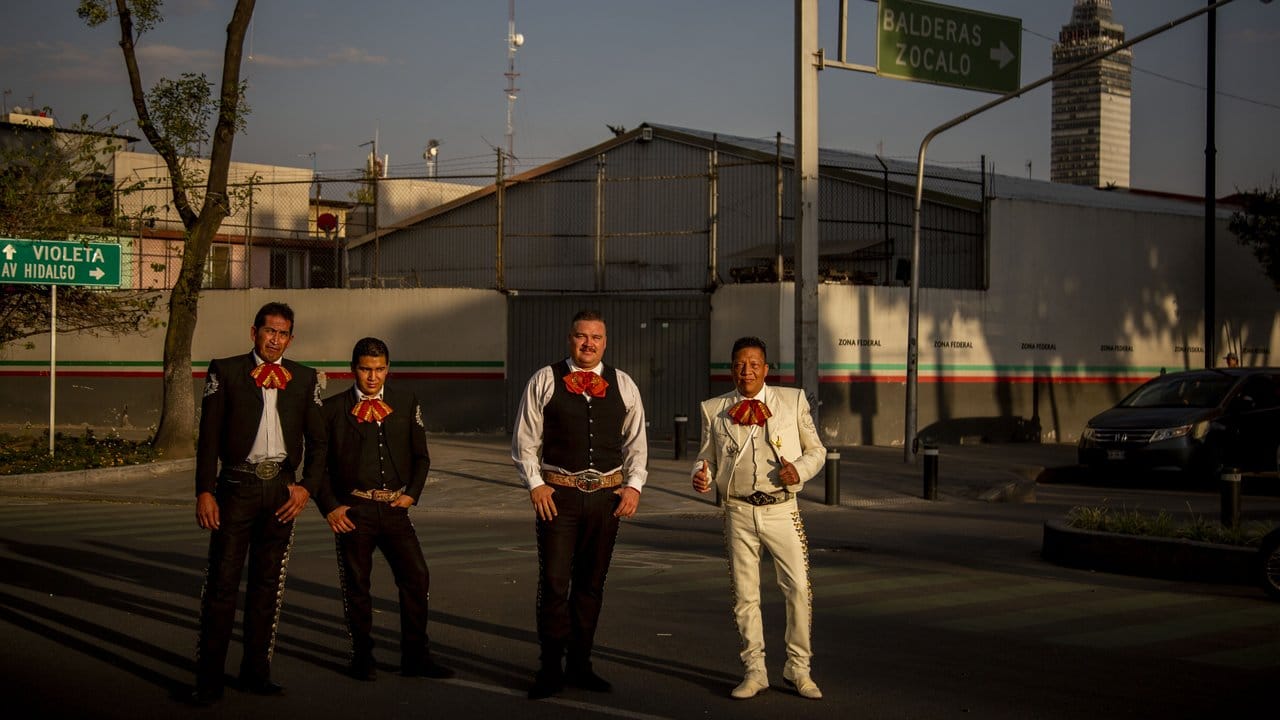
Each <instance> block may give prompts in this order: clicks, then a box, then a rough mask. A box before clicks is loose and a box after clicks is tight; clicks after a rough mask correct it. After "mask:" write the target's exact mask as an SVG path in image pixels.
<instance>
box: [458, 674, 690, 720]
mask: <svg viewBox="0 0 1280 720" xmlns="http://www.w3.org/2000/svg"><path fill="white" fill-rule="evenodd" d="M438 682H440V683H442V684H445V685H456V686H458V687H465V688H471V689H472V690H480V691H482V692H488V693H494V694H496V695H506V696H508V697H517V698H525V697H527V695H526V693H524V692H521V691H519V690H512V689H511V688H508V687H502V686H500V685H490V684H488V683H480V682H475V681H473V680H459V679H458V678H451V679H449V680H440V681H438ZM537 702H538V704H539V705H560V706H563V707H569V708H573V709H575V710H585V711H586V712H589V713H593V714H596V715H608V716H610V717H618V718H630V719H631V720H670V719H669V718H667V717H664V716H662V715H650V714H648V713H640V712H635V711H633V710H621V709H619V708H612V707H608V706H606V705H597V704H595V703H589V702H582V701H581V700H566V699H565V698H560V697H549V698H546V699H544V700H538V701H537ZM519 714H523V713H519Z"/></svg>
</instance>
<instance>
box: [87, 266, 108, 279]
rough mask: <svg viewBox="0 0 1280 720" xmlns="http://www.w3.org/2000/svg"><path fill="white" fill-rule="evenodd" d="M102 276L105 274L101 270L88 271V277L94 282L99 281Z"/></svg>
mask: <svg viewBox="0 0 1280 720" xmlns="http://www.w3.org/2000/svg"><path fill="white" fill-rule="evenodd" d="M103 275H106V273H104V272H102V268H94V269H92V270H90V271H89V277H91V278H93V279H94V280H101V279H102V276H103Z"/></svg>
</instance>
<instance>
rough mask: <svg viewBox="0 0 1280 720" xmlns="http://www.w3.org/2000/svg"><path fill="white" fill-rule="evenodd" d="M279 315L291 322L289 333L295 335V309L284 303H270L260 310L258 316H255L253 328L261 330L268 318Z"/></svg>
mask: <svg viewBox="0 0 1280 720" xmlns="http://www.w3.org/2000/svg"><path fill="white" fill-rule="evenodd" d="M272 315H277V316H279V317H282V318H284V319H285V320H288V321H289V333H290V334H293V308H291V307H289V306H288V305H286V304H284V303H282V302H269V303H267V304H266V305H263V306H262V307H261V308H259V309H258V314H257V315H254V316H253V327H254V328H260V327H262V326H263V324H264V323H266V322H267V318H268V317H271V316H272Z"/></svg>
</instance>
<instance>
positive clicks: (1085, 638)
mask: <svg viewBox="0 0 1280 720" xmlns="http://www.w3.org/2000/svg"><path fill="white" fill-rule="evenodd" d="M1277 625H1280V607H1269V606H1268V607H1255V608H1249V609H1246V610H1236V611H1230V612H1218V613H1208V614H1204V615H1191V616H1188V617H1182V618H1177V619H1174V620H1164V621H1161V622H1154V623H1145V624H1142V625H1126V626H1123V627H1118V628H1109V629H1107V630H1097V631H1094V632H1086V633H1076V634H1073V635H1060V636H1058V637H1053V638H1049V641H1050V642H1055V643H1061V644H1063V645H1083V646H1087V647H1094V648H1119V647H1134V646H1137V645H1150V644H1152V643H1158V642H1165V641H1168V640H1183V639H1186V638H1192V637H1196V636H1199V635H1208V634H1211V633H1218V632H1222V631H1224V630H1235V629H1239V628H1250V627H1276V626H1277Z"/></svg>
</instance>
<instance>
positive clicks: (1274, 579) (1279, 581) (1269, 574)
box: [1257, 528, 1280, 600]
mask: <svg viewBox="0 0 1280 720" xmlns="http://www.w3.org/2000/svg"><path fill="white" fill-rule="evenodd" d="M1257 572H1258V582H1260V583H1261V584H1262V589H1263V590H1265V591H1266V593H1267V594H1268V595H1270V596H1271V598H1272V599H1273V600H1280V528H1276V529H1275V530H1272V531H1271V532H1269V533H1267V536H1266V537H1264V538H1263V539H1262V544H1261V546H1259V548H1258V565H1257Z"/></svg>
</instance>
